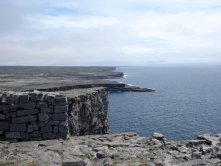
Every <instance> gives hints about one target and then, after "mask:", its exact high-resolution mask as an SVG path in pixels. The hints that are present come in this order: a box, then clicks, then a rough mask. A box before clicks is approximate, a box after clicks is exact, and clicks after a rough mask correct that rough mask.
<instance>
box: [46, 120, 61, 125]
mask: <svg viewBox="0 0 221 166" xmlns="http://www.w3.org/2000/svg"><path fill="white" fill-rule="evenodd" d="M59 123H60V122H59V121H49V122H48V123H47V124H48V125H52V126H54V125H59Z"/></svg>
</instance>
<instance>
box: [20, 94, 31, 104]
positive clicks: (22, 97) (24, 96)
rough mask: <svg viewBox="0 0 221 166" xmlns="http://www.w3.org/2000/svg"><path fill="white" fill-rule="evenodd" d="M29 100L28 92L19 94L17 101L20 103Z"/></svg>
mask: <svg viewBox="0 0 221 166" xmlns="http://www.w3.org/2000/svg"><path fill="white" fill-rule="evenodd" d="M28 100H29V96H28V94H23V95H20V96H19V102H20V103H27V102H28Z"/></svg>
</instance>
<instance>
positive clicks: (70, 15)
mask: <svg viewBox="0 0 221 166" xmlns="http://www.w3.org/2000/svg"><path fill="white" fill-rule="evenodd" d="M185 63H186V64H188V63H192V64H195V63H196V64H198V63H199V64H201V63H202V64H221V1H220V0H93V1H91V0H7V1H5V0H1V1H0V65H28V66H32V65H36V66H39V65H40V66H42V65H43V66H44V65H46V66H51V65H56V66H74V65H77V66H93V65H96V66H99V65H102V66H123V65H128V66H130V65H133V66H134V65H142V66H143V65H155V64H156V65H158V64H185Z"/></svg>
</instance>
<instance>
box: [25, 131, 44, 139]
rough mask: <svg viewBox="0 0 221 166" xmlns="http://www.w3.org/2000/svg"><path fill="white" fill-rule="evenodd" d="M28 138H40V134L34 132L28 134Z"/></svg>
mask: <svg viewBox="0 0 221 166" xmlns="http://www.w3.org/2000/svg"><path fill="white" fill-rule="evenodd" d="M28 137H30V138H37V137H41V133H39V132H38V131H35V132H33V133H29V134H28Z"/></svg>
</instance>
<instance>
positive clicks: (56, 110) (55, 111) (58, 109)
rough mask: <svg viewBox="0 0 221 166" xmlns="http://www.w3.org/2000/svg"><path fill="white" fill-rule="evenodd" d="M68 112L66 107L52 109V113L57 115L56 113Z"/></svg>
mask: <svg viewBox="0 0 221 166" xmlns="http://www.w3.org/2000/svg"><path fill="white" fill-rule="evenodd" d="M67 111H68V107H67V106H55V107H54V113H55V114H58V113H63V112H67Z"/></svg>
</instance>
